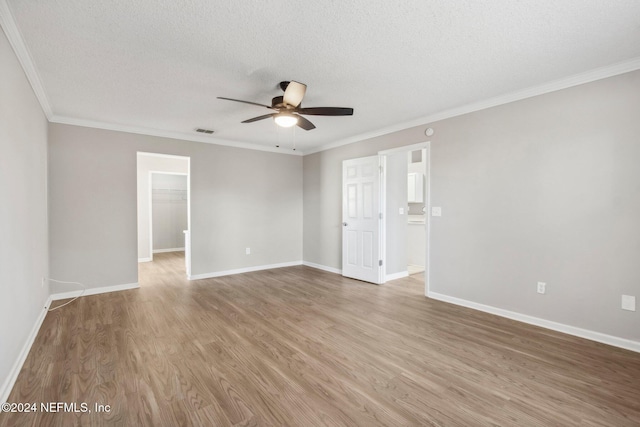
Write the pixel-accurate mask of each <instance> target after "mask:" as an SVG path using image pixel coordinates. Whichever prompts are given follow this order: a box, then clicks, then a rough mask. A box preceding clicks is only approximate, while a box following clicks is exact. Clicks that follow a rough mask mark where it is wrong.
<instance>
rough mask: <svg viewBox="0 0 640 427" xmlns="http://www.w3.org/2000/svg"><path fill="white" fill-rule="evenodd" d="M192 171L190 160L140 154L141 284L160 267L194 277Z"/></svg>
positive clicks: (139, 220)
mask: <svg viewBox="0 0 640 427" xmlns="http://www.w3.org/2000/svg"><path fill="white" fill-rule="evenodd" d="M189 169H190V159H189V157H183V156H173V155H167V154H157V153H141V152H139V153H137V186H138V263H140V264H139V265H140V268H139V269H138V276H139V277H138V280H139V282H140V283H141V285H142V284H143V283H147V282H149V281H148V280H146V279H148V278H147V277H144V276H145V275H146V274H147V273H151V272H153V271H155V270H157V268H156V267H162V268H167V267H168V266H170V268H171V270H172V271H173V270H175V272H177V273H179V274H180V275H182V277H184V276H185V275H186V276H187V277H189V275H190V270H191V257H190V249H191V248H190V246H191V245H190V236H189V230H190V217H191V215H190V213H191V209H190V179H189ZM155 264H158V265H157V266H156V265H155ZM160 264H162V266H161V265H160Z"/></svg>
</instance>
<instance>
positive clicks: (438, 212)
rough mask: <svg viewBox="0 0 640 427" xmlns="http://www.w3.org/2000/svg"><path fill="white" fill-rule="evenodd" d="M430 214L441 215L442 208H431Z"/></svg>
mask: <svg viewBox="0 0 640 427" xmlns="http://www.w3.org/2000/svg"><path fill="white" fill-rule="evenodd" d="M431 216H442V208H440V207H436V208H431Z"/></svg>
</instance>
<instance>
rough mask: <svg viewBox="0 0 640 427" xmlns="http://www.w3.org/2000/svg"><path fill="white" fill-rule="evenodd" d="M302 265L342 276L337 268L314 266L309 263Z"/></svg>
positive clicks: (305, 262) (314, 264)
mask: <svg viewBox="0 0 640 427" xmlns="http://www.w3.org/2000/svg"><path fill="white" fill-rule="evenodd" d="M302 265H306V266H307V267H313V268H317V269H318V270H324V271H328V272H329V273H335V274H342V270H340V269H339V268H333V267H328V266H326V265H321V264H316V263H313V262H309V261H302Z"/></svg>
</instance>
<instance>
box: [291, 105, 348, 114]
mask: <svg viewBox="0 0 640 427" xmlns="http://www.w3.org/2000/svg"><path fill="white" fill-rule="evenodd" d="M296 113H298V114H308V115H310V116H352V115H353V108H342V107H312V108H298V109H296Z"/></svg>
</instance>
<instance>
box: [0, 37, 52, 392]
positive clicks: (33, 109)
mask: <svg viewBox="0 0 640 427" xmlns="http://www.w3.org/2000/svg"><path fill="white" fill-rule="evenodd" d="M48 270H49V267H48V248H47V119H46V117H45V115H44V114H43V112H42V109H41V108H40V104H39V103H38V100H37V99H36V97H35V95H34V93H33V90H32V89H31V86H30V84H29V81H28V80H27V78H26V76H25V75H24V72H23V71H22V67H21V66H20V63H19V62H18V60H17V58H16V56H15V54H14V53H13V50H12V49H11V46H10V45H9V42H8V40H7V38H6V36H5V34H4V32H3V31H0V402H4V401H5V399H6V397H7V394H8V393H9V391H10V390H9V387H10V386H11V385H12V383H13V381H14V380H15V376H16V375H17V374H18V369H19V367H20V366H17V365H16V362H17V361H18V360H20V359H21V356H26V354H22V353H21V352H22V350H23V349H24V346H25V344H27V343H28V342H30V340H31V339H32V338H33V336H32V335H31V334H32V332H37V331H33V328H34V326H39V324H38V325H36V323H38V321H39V319H41V316H42V315H43V314H44V306H45V303H46V301H47V298H48V296H49V287H48V284H47V283H45V286H44V287H43V286H42V281H41V280H42V277H48V275H49V271H48ZM26 350H28V348H26Z"/></svg>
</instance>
